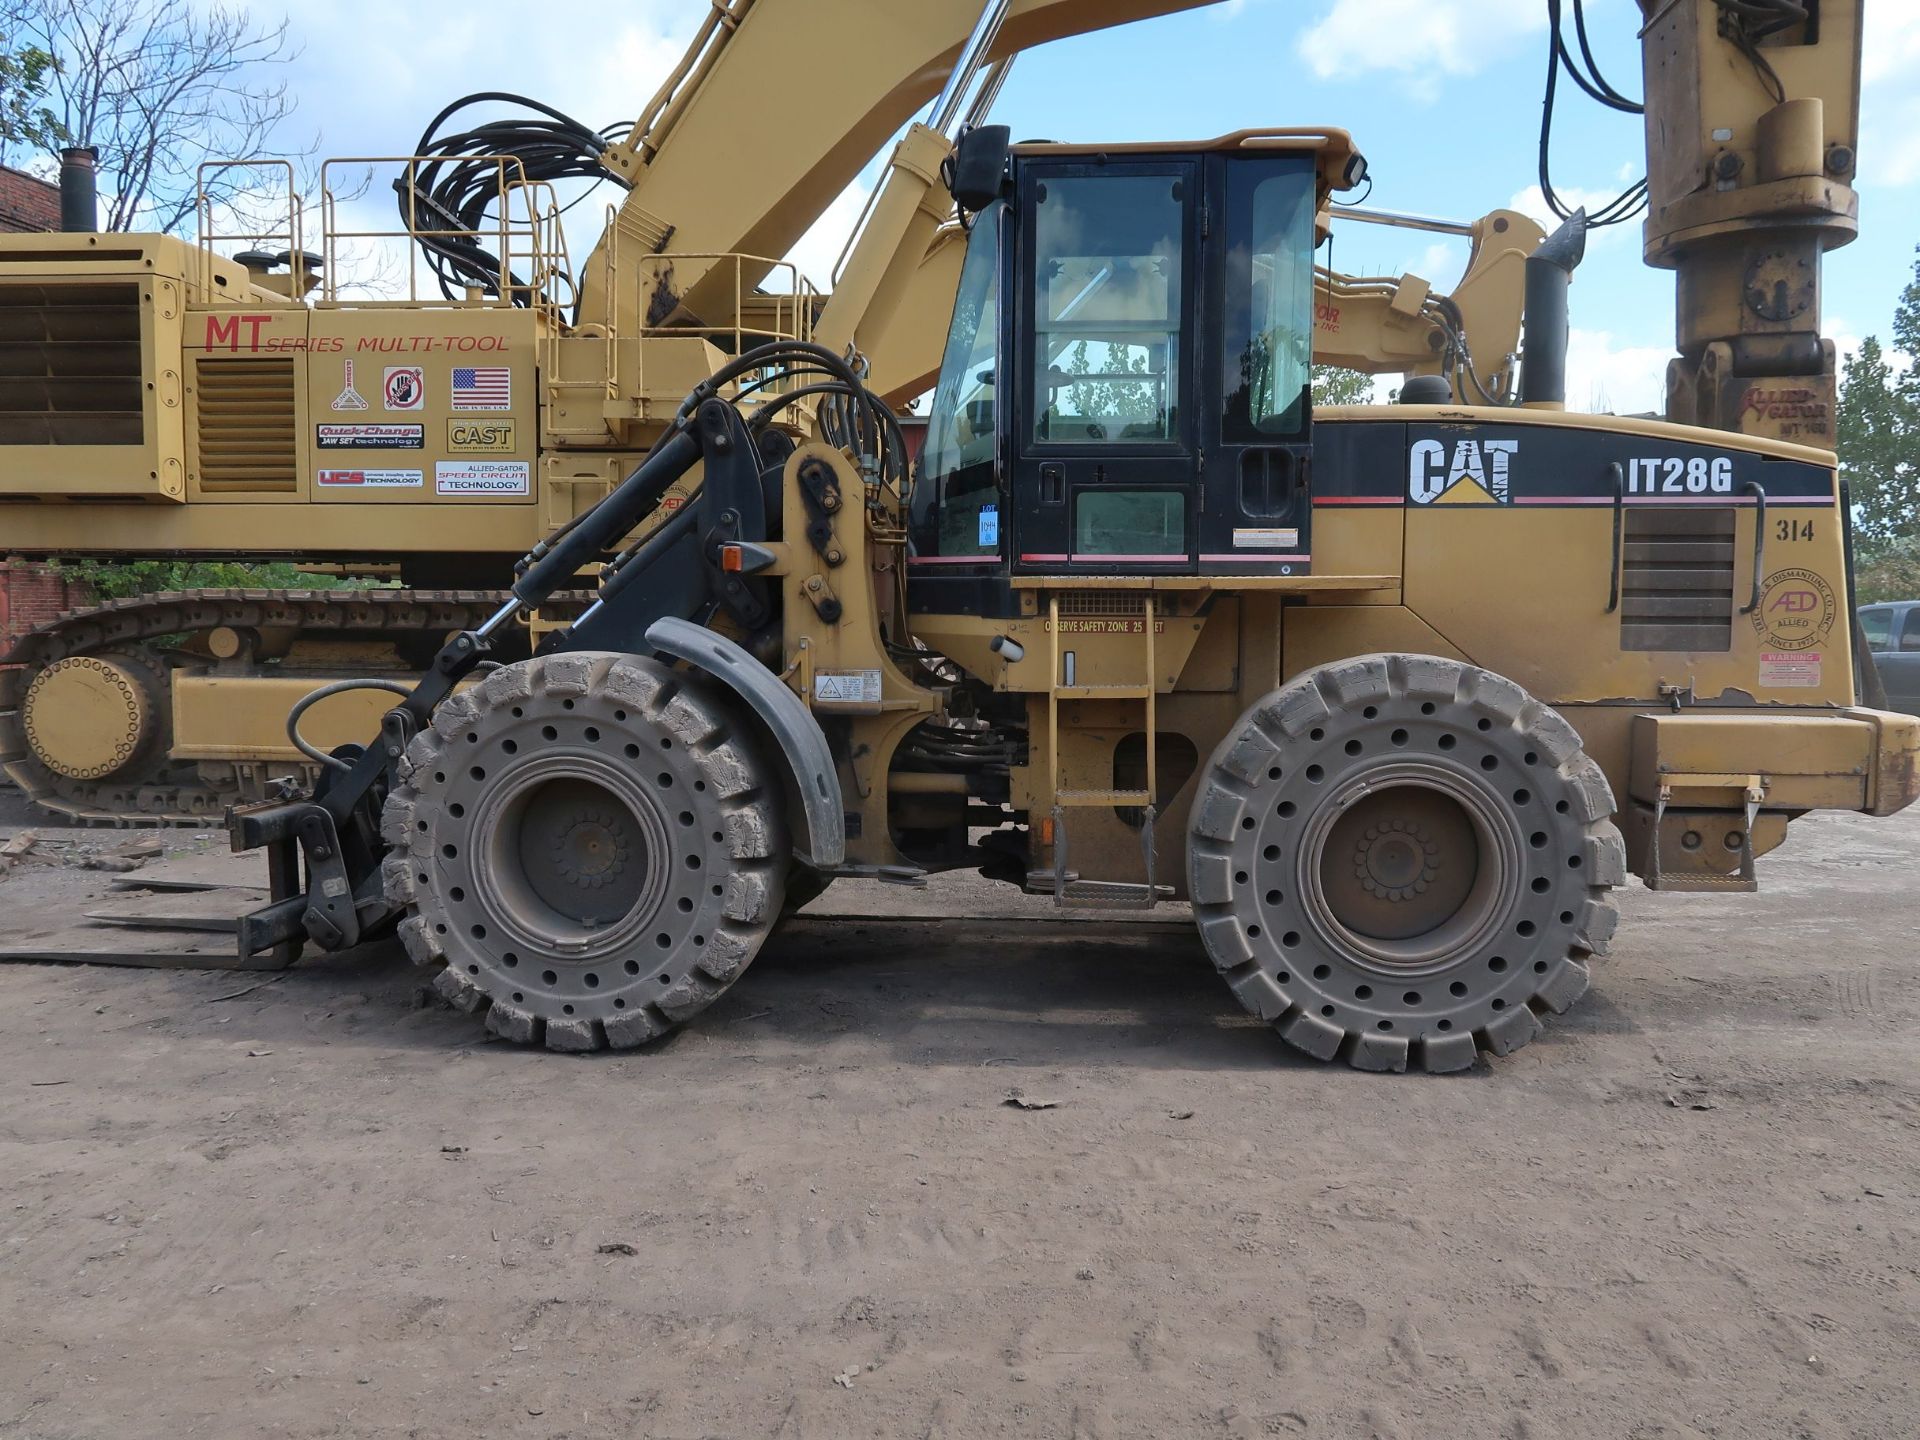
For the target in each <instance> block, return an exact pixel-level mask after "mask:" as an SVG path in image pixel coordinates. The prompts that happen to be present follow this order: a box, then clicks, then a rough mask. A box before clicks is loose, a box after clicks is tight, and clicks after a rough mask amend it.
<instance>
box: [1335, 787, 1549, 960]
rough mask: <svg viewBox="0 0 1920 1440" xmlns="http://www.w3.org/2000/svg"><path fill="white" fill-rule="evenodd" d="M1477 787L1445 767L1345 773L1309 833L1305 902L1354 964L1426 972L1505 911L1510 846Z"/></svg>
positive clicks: (1513, 854) (1512, 864)
mask: <svg viewBox="0 0 1920 1440" xmlns="http://www.w3.org/2000/svg"><path fill="white" fill-rule="evenodd" d="M1510 828H1511V827H1509V826H1507V825H1505V824H1503V823H1501V821H1500V820H1499V818H1498V816H1497V814H1496V813H1495V810H1494V808H1493V806H1492V804H1491V803H1490V802H1489V799H1488V797H1487V796H1486V795H1485V794H1483V793H1482V787H1481V786H1480V785H1478V784H1477V783H1475V782H1474V781H1473V780H1471V779H1469V778H1468V777H1467V776H1466V775H1464V774H1462V773H1460V772H1458V771H1456V770H1455V769H1454V767H1452V766H1451V765H1449V764H1447V763H1445V762H1441V761H1428V760H1412V759H1408V760H1403V761H1398V762H1395V763H1390V764H1387V765H1384V766H1378V767H1373V768H1369V769H1365V770H1361V771H1359V772H1357V773H1354V774H1351V775H1349V776H1348V777H1347V778H1346V779H1345V780H1344V781H1343V782H1342V783H1340V784H1339V785H1338V786H1337V787H1336V788H1335V790H1334V792H1333V793H1332V794H1331V795H1329V796H1328V797H1327V801H1326V804H1325V805H1324V806H1323V807H1322V808H1321V809H1320V810H1319V811H1318V813H1317V814H1316V816H1315V817H1314V819H1313V821H1312V822H1311V823H1310V824H1309V826H1308V833H1307V836H1306V843H1305V845H1304V846H1303V847H1302V850H1301V854H1300V857H1299V865H1300V869H1301V871H1302V872H1303V873H1302V875H1301V877H1300V882H1299V883H1301V888H1302V893H1303V895H1304V896H1305V897H1306V898H1307V900H1308V903H1309V905H1310V906H1311V907H1312V908H1313V909H1314V910H1315V911H1317V912H1318V913H1319V915H1320V917H1321V919H1322V921H1323V922H1324V923H1325V925H1326V928H1327V930H1328V932H1329V934H1330V936H1331V938H1333V939H1335V940H1337V941H1339V942H1341V943H1342V945H1343V947H1344V948H1345V949H1347V950H1348V951H1349V953H1350V954H1351V955H1352V957H1353V958H1354V959H1355V960H1356V961H1358V962H1360V963H1361V964H1365V965H1369V966H1374V967H1384V968H1387V969H1391V970H1417V969H1424V968H1426V967H1428V966H1430V965H1432V964H1434V963H1436V962H1437V961H1439V960H1441V959H1442V958H1443V957H1445V956H1446V955H1449V954H1453V953H1457V952H1458V951H1459V950H1460V949H1461V948H1462V947H1463V946H1467V945H1470V944H1472V943H1473V942H1474V940H1475V939H1476V937H1478V936H1479V935H1481V934H1483V933H1484V932H1486V930H1487V929H1488V928H1489V927H1491V926H1493V925H1497V924H1498V923H1499V922H1500V919H1501V916H1502V915H1503V914H1504V913H1505V911H1506V910H1507V909H1508V908H1510V906H1511V904H1512V898H1513V897H1512V884H1513V881H1512V877H1513V875H1514V873H1515V869H1516V861H1517V846H1516V844H1515V842H1514V841H1513V839H1512V837H1511V835H1510V834H1509V833H1508V832H1509V830H1510Z"/></svg>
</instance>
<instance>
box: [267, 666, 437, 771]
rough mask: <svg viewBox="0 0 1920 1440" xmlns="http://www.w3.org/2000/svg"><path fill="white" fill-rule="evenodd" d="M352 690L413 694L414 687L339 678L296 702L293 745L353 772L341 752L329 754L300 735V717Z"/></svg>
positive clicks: (290, 725) (290, 726) (290, 721)
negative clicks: (330, 699) (328, 698)
mask: <svg viewBox="0 0 1920 1440" xmlns="http://www.w3.org/2000/svg"><path fill="white" fill-rule="evenodd" d="M349 690H384V691H386V692H387V693H388V694H389V695H411V694H413V691H414V687H413V686H411V685H404V684H402V683H401V682H400V681H398V680H336V681H334V682H333V683H332V684H331V685H322V686H321V687H320V688H319V689H318V690H315V691H314V692H313V693H312V694H310V695H303V696H301V697H300V699H298V700H297V701H295V702H294V706H293V709H291V710H289V711H288V712H287V739H289V740H291V741H292V742H293V748H294V749H296V750H298V751H299V752H300V753H301V754H302V755H304V756H306V757H307V758H308V759H309V760H315V761H318V762H319V763H320V764H322V765H326V766H329V767H331V768H332V769H335V770H346V771H351V770H352V769H353V766H351V765H349V764H348V763H347V762H346V761H345V760H342V759H341V758H340V757H339V756H337V755H329V754H327V753H326V752H325V751H324V750H321V749H320V748H319V747H317V746H315V745H313V744H311V743H309V742H308V741H307V740H306V739H305V738H304V737H303V736H302V735H301V734H300V717H301V716H302V715H305V714H306V713H307V711H309V710H311V709H312V708H313V707H314V706H315V705H318V704H319V703H320V702H321V701H322V700H325V699H326V698H327V697H328V696H330V695H344V694H346V692H347V691H349Z"/></svg>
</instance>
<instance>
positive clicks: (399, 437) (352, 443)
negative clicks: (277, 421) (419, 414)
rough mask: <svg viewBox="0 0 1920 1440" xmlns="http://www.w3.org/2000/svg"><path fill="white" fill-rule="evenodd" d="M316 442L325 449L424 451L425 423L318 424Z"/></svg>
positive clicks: (425, 438) (315, 433)
mask: <svg viewBox="0 0 1920 1440" xmlns="http://www.w3.org/2000/svg"><path fill="white" fill-rule="evenodd" d="M313 443H314V446H315V447H316V448H317V449H321V450H424V449H426V447H427V428H426V426H424V425H316V426H314V427H313Z"/></svg>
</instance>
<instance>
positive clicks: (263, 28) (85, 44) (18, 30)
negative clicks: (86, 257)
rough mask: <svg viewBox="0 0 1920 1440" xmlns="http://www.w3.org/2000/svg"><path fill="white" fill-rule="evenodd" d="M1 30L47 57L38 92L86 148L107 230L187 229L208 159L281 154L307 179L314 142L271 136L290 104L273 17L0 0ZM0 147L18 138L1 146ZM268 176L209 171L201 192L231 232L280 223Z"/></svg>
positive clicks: (152, 3) (282, 39)
mask: <svg viewBox="0 0 1920 1440" xmlns="http://www.w3.org/2000/svg"><path fill="white" fill-rule="evenodd" d="M0 34H5V35H8V36H9V37H12V39H13V40H14V41H15V43H17V44H22V45H27V46H31V47H34V48H35V49H37V50H40V51H44V52H46V53H47V54H50V55H51V56H53V57H54V60H55V61H56V62H57V66H58V68H57V69H55V70H54V71H53V72H52V74H51V75H50V76H47V77H45V78H46V80H47V93H46V95H45V97H44V100H43V102H42V103H44V104H45V105H46V106H47V108H48V110H49V112H50V113H51V116H52V118H53V119H54V120H55V121H56V122H57V123H58V127H59V129H60V131H61V132H63V133H64V135H65V136H67V137H70V138H68V139H67V140H66V142H65V143H68V144H76V145H92V146H94V147H95V148H96V149H97V150H98V151H99V154H100V159H99V169H100V194H101V200H102V206H103V210H102V217H101V220H102V224H103V225H104V227H105V228H106V229H108V230H134V229H139V230H147V231H163V232H179V231H183V230H186V229H188V228H190V227H191V226H192V224H193V222H194V219H195V212H196V209H197V206H198V204H199V196H200V192H201V179H202V171H201V166H202V165H203V164H204V163H205V162H207V161H210V160H223V159H232V160H248V161H260V160H266V159H284V160H288V161H290V162H293V163H294V165H295V167H296V172H303V171H304V172H307V173H306V177H305V178H308V179H310V169H309V167H308V163H307V162H309V161H310V159H311V157H312V154H313V149H314V147H313V146H312V145H311V144H309V145H307V146H305V147H291V148H290V147H287V146H285V145H284V144H283V143H282V142H281V141H280V139H279V132H280V130H281V128H282V126H283V124H284V122H285V121H286V120H287V119H288V117H289V116H291V115H292V113H293V109H294V102H293V99H292V98H291V96H290V95H289V94H288V91H287V82H286V80H285V79H284V78H283V76H282V75H281V74H280V73H279V72H280V71H282V70H283V68H284V67H285V66H286V65H287V64H288V62H290V61H292V60H293V59H295V58H296V57H297V56H298V53H299V52H298V49H297V48H296V47H295V46H294V45H293V44H292V42H291V41H290V40H289V38H288V33H287V24H286V22H285V21H284V20H283V21H281V22H280V23H279V24H277V25H266V24H261V23H258V22H256V21H255V20H254V19H253V17H252V16H251V15H250V14H249V13H248V11H247V10H246V8H245V7H244V6H229V5H226V4H221V3H214V4H212V5H201V4H197V3H194V0H0ZM9 148H13V149H19V148H21V146H20V145H19V144H18V143H17V142H16V143H15V145H13V146H12V147H8V146H5V145H0V157H5V158H11V157H10V156H7V150H8V149H9ZM43 148H51V147H48V146H44V145H43ZM269 173H270V172H269V171H268V170H267V168H266V167H256V168H254V169H252V170H232V171H225V172H213V173H211V174H208V175H207V176H206V185H205V194H206V200H207V203H208V204H209V205H210V206H211V207H212V208H213V210H214V211H215V212H216V213H218V214H223V215H230V216H234V217H236V220H237V226H236V228H239V229H252V230H255V231H261V230H264V229H266V228H267V227H268V226H269V225H270V224H275V223H281V224H284V218H282V219H281V220H280V221H278V222H276V221H275V220H274V219H273V218H272V217H274V216H280V217H284V215H285V211H286V208H287V201H288V197H287V195H286V193H285V187H284V184H275V183H272V182H270V181H268V180H266V179H265V178H264V177H265V176H267V175H268V174H269ZM302 179H303V177H302V175H301V174H300V173H296V178H295V187H296V189H298V188H301V185H302Z"/></svg>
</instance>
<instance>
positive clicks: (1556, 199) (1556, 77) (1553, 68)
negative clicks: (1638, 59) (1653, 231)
mask: <svg viewBox="0 0 1920 1440" xmlns="http://www.w3.org/2000/svg"><path fill="white" fill-rule="evenodd" d="M1574 26H1575V29H1576V31H1577V33H1578V40H1579V45H1580V51H1581V54H1582V55H1584V56H1585V57H1586V59H1587V64H1588V67H1589V69H1591V70H1592V71H1593V75H1592V78H1591V79H1589V78H1588V76H1587V75H1585V74H1583V73H1582V72H1581V69H1580V67H1579V66H1578V65H1577V64H1576V63H1575V62H1574V58H1573V54H1572V52H1571V51H1570V50H1569V49H1568V48H1567V42H1566V34H1565V30H1564V28H1563V25H1562V10H1561V0H1547V83H1546V94H1545V97H1544V98H1543V100H1542V102H1541V107H1540V154H1539V162H1540V193H1541V195H1542V196H1543V197H1544V198H1545V200H1546V202H1547V208H1548V209H1550V210H1551V211H1552V212H1553V213H1554V214H1555V215H1556V216H1558V217H1559V218H1560V219H1562V220H1567V219H1570V218H1572V215H1573V212H1574V209H1575V208H1578V207H1573V206H1569V205H1567V204H1566V202H1565V201H1563V200H1562V199H1561V198H1560V195H1559V193H1558V192H1557V191H1556V190H1555V189H1554V188H1553V176H1552V169H1553V166H1552V160H1551V154H1552V147H1553V109H1554V103H1555V99H1556V96H1557V94H1558V91H1559V84H1560V72H1561V70H1562V69H1564V70H1565V71H1566V72H1567V74H1568V75H1569V76H1571V77H1572V79H1573V81H1574V83H1575V84H1577V85H1578V86H1579V87H1580V88H1581V89H1582V90H1584V91H1585V92H1586V93H1587V94H1588V95H1590V96H1592V97H1593V98H1594V99H1595V100H1597V101H1598V102H1599V103H1600V104H1602V105H1605V106H1606V107H1607V108H1608V109H1611V110H1619V111H1624V112H1628V113H1632V114H1639V113H1641V112H1642V111H1643V110H1644V109H1645V107H1644V106H1642V105H1640V104H1637V103H1636V102H1634V101H1632V100H1629V99H1628V98H1627V97H1626V96H1624V95H1622V94H1620V92H1619V91H1617V90H1615V89H1614V88H1613V87H1612V86H1611V85H1609V84H1607V82H1606V80H1605V78H1604V77H1602V76H1601V75H1600V72H1599V69H1598V67H1597V66H1594V65H1593V51H1592V46H1591V45H1590V43H1589V42H1588V38H1587V30H1586V18H1585V13H1584V0H1574ZM1646 208H1647V182H1646V181H1645V180H1644V179H1642V180H1640V181H1638V182H1636V183H1635V184H1633V185H1630V186H1628V187H1627V188H1626V189H1625V190H1624V191H1622V192H1621V193H1620V194H1619V195H1618V196H1616V197H1615V198H1614V199H1612V200H1609V201H1608V202H1607V203H1606V204H1605V205H1602V206H1600V207H1598V208H1597V209H1595V210H1594V211H1593V212H1592V213H1591V214H1589V215H1588V216H1587V224H1588V225H1589V226H1592V227H1595V228H1598V227H1600V226H1603V225H1618V224H1620V223H1622V222H1623V221H1627V220H1632V219H1634V218H1635V217H1636V216H1638V215H1640V214H1642V213H1643V212H1644V211H1645V210H1646Z"/></svg>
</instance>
